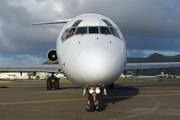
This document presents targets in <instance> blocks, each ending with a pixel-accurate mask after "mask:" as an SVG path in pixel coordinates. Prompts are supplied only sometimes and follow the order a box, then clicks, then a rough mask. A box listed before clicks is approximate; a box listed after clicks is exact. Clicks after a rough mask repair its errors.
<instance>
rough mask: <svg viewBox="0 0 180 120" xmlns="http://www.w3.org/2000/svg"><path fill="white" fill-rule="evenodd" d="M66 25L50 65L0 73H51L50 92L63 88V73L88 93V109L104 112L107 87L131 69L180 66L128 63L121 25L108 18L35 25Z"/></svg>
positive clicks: (3, 68) (12, 68) (10, 68)
mask: <svg viewBox="0 0 180 120" xmlns="http://www.w3.org/2000/svg"><path fill="white" fill-rule="evenodd" d="M44 24H65V25H64V26H63V28H62V29H61V32H60V34H59V36H58V38H57V42H56V49H51V50H49V51H48V52H47V55H46V57H47V60H48V62H49V64H50V65H39V66H0V71H20V72H29V71H31V72H38V71H39V72H49V73H52V76H51V77H50V78H48V79H47V83H46V88H47V90H51V89H53V88H54V89H55V90H58V89H59V79H55V78H54V74H55V73H60V72H61V73H63V74H64V75H65V76H66V77H67V78H68V79H69V80H71V81H72V82H73V83H75V84H77V85H79V86H81V87H83V88H84V90H83V95H86V94H88V100H87V106H86V110H87V111H90V112H93V111H94V110H97V111H102V110H103V106H102V101H101V97H100V96H102V95H107V92H106V91H107V90H106V88H107V87H109V88H114V82H115V81H116V80H117V79H118V78H119V77H120V75H121V74H122V73H123V72H125V71H127V70H141V69H157V68H168V67H180V62H169V63H167V62H163V63H127V61H126V56H127V53H126V43H125V40H124V37H123V34H122V32H121V31H120V29H119V28H118V26H117V25H116V24H115V23H114V22H113V21H112V20H111V19H109V18H108V17H105V16H103V15H100V14H94V13H87V14H82V15H78V16H75V17H73V18H72V19H65V20H58V21H50V22H40V23H33V24H32V25H44Z"/></svg>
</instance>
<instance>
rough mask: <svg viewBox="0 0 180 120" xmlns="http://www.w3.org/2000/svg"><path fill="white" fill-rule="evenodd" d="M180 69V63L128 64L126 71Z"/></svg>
mask: <svg viewBox="0 0 180 120" xmlns="http://www.w3.org/2000/svg"><path fill="white" fill-rule="evenodd" d="M173 67H180V62H155V63H127V64H126V67H125V70H147V69H158V68H159V69H161V68H173Z"/></svg>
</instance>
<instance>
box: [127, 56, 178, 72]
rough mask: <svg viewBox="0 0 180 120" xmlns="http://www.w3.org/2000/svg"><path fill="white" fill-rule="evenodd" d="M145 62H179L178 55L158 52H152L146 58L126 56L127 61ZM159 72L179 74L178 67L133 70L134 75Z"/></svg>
mask: <svg viewBox="0 0 180 120" xmlns="http://www.w3.org/2000/svg"><path fill="white" fill-rule="evenodd" d="M147 62H180V55H175V56H166V55H163V54H159V53H154V54H152V55H150V56H148V57H147V58H127V63H147ZM161 72H164V73H165V74H174V75H180V68H166V69H152V70H139V72H138V74H137V71H135V70H134V71H133V73H134V75H157V74H160V73H161Z"/></svg>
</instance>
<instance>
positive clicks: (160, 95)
mask: <svg viewBox="0 0 180 120" xmlns="http://www.w3.org/2000/svg"><path fill="white" fill-rule="evenodd" d="M152 96H154V97H163V96H180V94H156V95H137V96H109V97H102V99H107V98H108V99H109V98H128V97H152ZM79 100H87V98H73V99H60V100H42V101H27V102H9V103H0V105H17V104H30V103H50V102H65V101H79Z"/></svg>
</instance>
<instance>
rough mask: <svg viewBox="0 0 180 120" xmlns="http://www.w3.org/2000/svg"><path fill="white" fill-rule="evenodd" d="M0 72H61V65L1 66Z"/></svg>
mask: <svg viewBox="0 0 180 120" xmlns="http://www.w3.org/2000/svg"><path fill="white" fill-rule="evenodd" d="M0 71H3V72H6V71H10V72H53V73H54V72H59V71H60V67H59V65H58V64H57V65H39V66H0Z"/></svg>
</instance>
